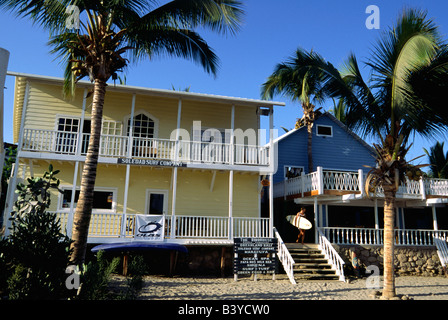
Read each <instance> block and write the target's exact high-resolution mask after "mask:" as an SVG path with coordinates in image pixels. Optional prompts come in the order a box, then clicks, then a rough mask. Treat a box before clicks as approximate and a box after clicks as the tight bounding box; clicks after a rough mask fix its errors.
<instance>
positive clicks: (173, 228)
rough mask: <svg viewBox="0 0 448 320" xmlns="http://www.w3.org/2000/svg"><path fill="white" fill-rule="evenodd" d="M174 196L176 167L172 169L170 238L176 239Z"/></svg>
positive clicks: (175, 192)
mask: <svg viewBox="0 0 448 320" xmlns="http://www.w3.org/2000/svg"><path fill="white" fill-rule="evenodd" d="M176 196H177V167H174V169H173V194H172V199H171V201H172V202H171V230H170V238H171V239H174V238H176Z"/></svg>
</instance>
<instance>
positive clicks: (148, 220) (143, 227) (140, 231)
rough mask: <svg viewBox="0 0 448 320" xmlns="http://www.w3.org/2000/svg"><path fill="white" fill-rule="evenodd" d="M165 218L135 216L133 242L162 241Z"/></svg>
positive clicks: (146, 215) (147, 215)
mask: <svg viewBox="0 0 448 320" xmlns="http://www.w3.org/2000/svg"><path fill="white" fill-rule="evenodd" d="M164 235H165V217H164V216H163V215H150V214H137V215H135V240H150V241H163V238H164Z"/></svg>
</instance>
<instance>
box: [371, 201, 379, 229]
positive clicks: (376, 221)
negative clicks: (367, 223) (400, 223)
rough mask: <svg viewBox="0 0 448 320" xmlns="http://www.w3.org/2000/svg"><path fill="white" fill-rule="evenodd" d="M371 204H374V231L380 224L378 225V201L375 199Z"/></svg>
mask: <svg viewBox="0 0 448 320" xmlns="http://www.w3.org/2000/svg"><path fill="white" fill-rule="evenodd" d="M373 203H374V204H375V206H374V207H373V208H374V214H375V229H379V228H380V224H379V223H378V200H377V199H375V200H374V201H373Z"/></svg>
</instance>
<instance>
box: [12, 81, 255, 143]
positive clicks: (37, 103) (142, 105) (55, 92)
mask: <svg viewBox="0 0 448 320" xmlns="http://www.w3.org/2000/svg"><path fill="white" fill-rule="evenodd" d="M83 91H84V89H82V88H79V89H77V91H76V95H75V97H74V99H73V100H64V99H63V97H62V88H61V86H57V85H50V84H44V83H40V82H37V81H30V91H29V99H28V101H29V102H28V105H27V111H26V116H25V128H26V129H45V130H54V129H55V124H56V118H57V116H76V117H80V116H81V110H82V96H83ZM178 102H179V100H178V99H177V98H165V97H155V96H149V95H142V94H137V95H136V101H135V113H136V114H137V113H138V112H140V111H145V112H147V113H149V114H150V115H152V116H153V117H155V118H156V119H157V120H158V135H157V138H162V139H170V137H171V134H172V132H173V130H174V129H176V127H177V110H178ZM91 103H92V98H91V97H90V98H88V99H87V106H86V112H85V119H89V118H90V112H91ZM131 105H132V94H131V93H122V92H114V91H113V90H110V91H108V92H107V94H106V98H105V104H104V111H103V118H104V119H105V120H114V121H119V122H122V123H123V128H125V127H126V123H125V120H126V117H129V116H130V113H131ZM231 110H232V104H231V103H229V104H224V103H213V102H204V101H193V100H182V117H181V128H183V129H185V130H187V131H188V132H189V133H190V135H191V138H193V137H192V128H193V121H201V126H202V127H206V128H210V127H212V128H217V129H230V128H231ZM18 116H19V115H18ZM16 122H17V121H16ZM19 124H20V121H19V122H18V123H17V124H16V125H17V126H18V127H19ZM234 125H235V129H237V128H240V129H242V130H243V131H245V130H247V129H254V130H257V129H258V127H257V125H258V122H257V115H256V107H255V106H238V105H235V123H234ZM124 134H125V132H124Z"/></svg>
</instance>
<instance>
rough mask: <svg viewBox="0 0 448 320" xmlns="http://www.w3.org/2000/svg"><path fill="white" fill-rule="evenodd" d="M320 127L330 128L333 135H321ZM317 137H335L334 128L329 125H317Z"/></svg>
mask: <svg viewBox="0 0 448 320" xmlns="http://www.w3.org/2000/svg"><path fill="white" fill-rule="evenodd" d="M319 127H322V128H330V129H331V134H330V135H328V134H319ZM316 136H317V137H327V138H332V137H333V126H329V125H325V124H316Z"/></svg>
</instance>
